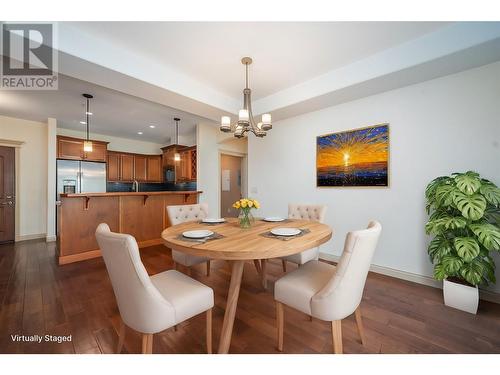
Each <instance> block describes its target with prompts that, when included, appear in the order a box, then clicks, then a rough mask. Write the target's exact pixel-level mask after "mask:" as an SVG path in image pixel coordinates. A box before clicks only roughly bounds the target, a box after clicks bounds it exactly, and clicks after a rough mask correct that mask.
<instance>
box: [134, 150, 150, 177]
mask: <svg viewBox="0 0 500 375" xmlns="http://www.w3.org/2000/svg"><path fill="white" fill-rule="evenodd" d="M147 163H148V157H147V156H146V155H134V179H135V180H137V181H138V182H146V181H148V178H147V167H148V166H147Z"/></svg>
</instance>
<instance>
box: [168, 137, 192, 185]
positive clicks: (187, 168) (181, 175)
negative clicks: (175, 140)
mask: <svg viewBox="0 0 500 375" xmlns="http://www.w3.org/2000/svg"><path fill="white" fill-rule="evenodd" d="M162 150H163V167H164V168H166V169H168V170H170V171H173V172H174V173H175V182H192V181H196V158H197V152H196V146H191V147H187V146H181V145H170V146H166V147H163V148H162ZM176 153H179V154H180V160H179V161H175V160H174V156H175V154H176ZM170 182H174V181H170Z"/></svg>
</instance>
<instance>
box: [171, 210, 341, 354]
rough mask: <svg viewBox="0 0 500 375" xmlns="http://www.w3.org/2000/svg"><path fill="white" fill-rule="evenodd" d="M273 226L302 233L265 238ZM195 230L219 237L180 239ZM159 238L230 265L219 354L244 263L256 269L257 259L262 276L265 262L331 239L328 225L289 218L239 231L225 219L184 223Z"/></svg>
mask: <svg viewBox="0 0 500 375" xmlns="http://www.w3.org/2000/svg"><path fill="white" fill-rule="evenodd" d="M277 227H279V228H299V229H301V230H303V231H304V232H303V234H302V235H300V236H296V237H293V238H290V239H287V240H286V241H284V240H282V239H280V238H272V237H271V236H269V231H270V230H271V229H273V228H277ZM197 229H208V230H211V231H213V232H214V233H215V236H214V237H219V238H214V239H212V240H206V241H204V240H200V241H193V240H187V239H185V238H183V237H182V233H183V232H185V231H189V230H197ZM161 236H162V238H163V240H164V242H165V246H167V247H169V248H171V249H174V250H178V251H182V252H185V253H186V254H189V255H198V256H202V257H208V258H210V259H222V260H226V261H228V262H229V263H230V264H231V281H230V284H229V291H228V295H227V302H226V311H225V314H224V321H223V324H222V332H221V336H220V341H219V350H218V352H219V354H220V353H223V354H225V353H228V351H229V346H230V344H231V336H232V331H233V324H234V318H235V314H236V307H237V304H238V297H239V293H240V285H241V278H242V275H243V266H244V264H245V261H249V260H253V261H254V262H255V264H256V267H258V266H259V260H260V261H261V262H260V263H261V264H260V270H259V271H260V272H261V274H262V275H265V267H266V260H267V259H271V258H278V257H283V256H287V255H292V254H297V253H300V252H302V251H304V250H308V249H311V248H314V247H317V246H319V245H321V244H323V243H325V242H327V241H328V240H329V239H330V238H331V237H332V230H331V228H330V227H329V226H328V225H325V224H321V223H318V222H315V221H309V220H291V219H287V220H286V221H284V222H266V221H263V220H256V221H255V223H254V225H253V226H252V227H251V228H248V229H241V228H240V226H239V224H238V220H237V219H234V218H229V219H226V222H224V223H222V224H217V225H208V224H204V223H201V222H187V223H182V224H178V225H173V226H171V227H169V228H167V229H165V230H164V231H163V232H162V234H161ZM264 282H265V277H264Z"/></svg>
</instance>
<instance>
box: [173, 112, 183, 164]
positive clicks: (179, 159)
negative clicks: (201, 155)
mask: <svg viewBox="0 0 500 375" xmlns="http://www.w3.org/2000/svg"><path fill="white" fill-rule="evenodd" d="M174 121H175V144H176V145H178V144H179V121H181V119H180V118H178V117H174ZM174 161H177V162H179V161H181V154H179V153H178V152H176V153H175V154H174Z"/></svg>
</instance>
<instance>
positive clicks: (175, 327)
mask: <svg viewBox="0 0 500 375" xmlns="http://www.w3.org/2000/svg"><path fill="white" fill-rule="evenodd" d="M174 332H177V324H176V325H175V326H174Z"/></svg>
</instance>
